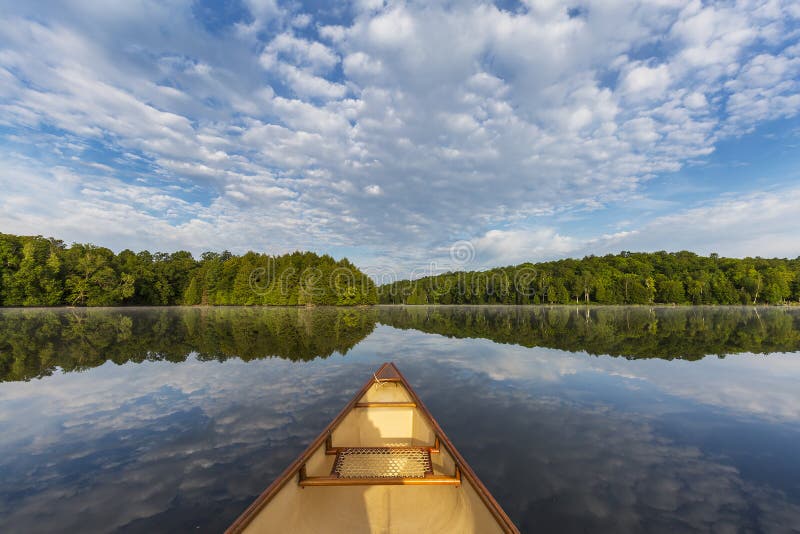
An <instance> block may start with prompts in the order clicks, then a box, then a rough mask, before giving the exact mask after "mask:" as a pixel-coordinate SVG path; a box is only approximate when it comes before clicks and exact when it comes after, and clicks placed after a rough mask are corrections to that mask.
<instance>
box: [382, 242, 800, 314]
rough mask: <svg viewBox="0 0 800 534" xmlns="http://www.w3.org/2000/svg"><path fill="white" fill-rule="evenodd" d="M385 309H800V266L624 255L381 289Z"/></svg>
mask: <svg viewBox="0 0 800 534" xmlns="http://www.w3.org/2000/svg"><path fill="white" fill-rule="evenodd" d="M378 294H379V301H380V303H381V304H569V303H573V304H575V303H586V304H588V303H599V304H653V303H661V304H750V305H752V304H786V303H789V302H797V301H800V258H796V259H793V260H788V259H765V258H744V259H736V258H723V257H719V256H718V255H716V254H711V255H710V256H699V255H697V254H694V253H692V252H685V251H683V252H653V253H642V252H640V253H635V252H621V253H620V254H609V255H607V256H587V257H585V258H583V259H564V260H558V261H550V262H543V263H523V264H521V265H516V266H511V267H501V268H497V269H491V270H488V271H471V272H464V271H460V272H448V273H444V274H440V275H436V276H428V277H424V278H419V279H417V280H402V281H398V282H394V283H392V284H386V285H383V286H381V287H380V288H379V290H378Z"/></svg>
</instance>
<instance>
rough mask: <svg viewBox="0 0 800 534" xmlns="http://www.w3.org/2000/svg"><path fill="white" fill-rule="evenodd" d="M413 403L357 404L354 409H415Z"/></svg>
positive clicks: (415, 405) (415, 404)
mask: <svg viewBox="0 0 800 534" xmlns="http://www.w3.org/2000/svg"><path fill="white" fill-rule="evenodd" d="M416 407H417V403H415V402H357V403H356V408H416Z"/></svg>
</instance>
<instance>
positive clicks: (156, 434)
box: [0, 360, 372, 532]
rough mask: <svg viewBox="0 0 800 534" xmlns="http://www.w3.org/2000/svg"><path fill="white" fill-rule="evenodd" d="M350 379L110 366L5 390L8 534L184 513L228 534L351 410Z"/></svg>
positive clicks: (252, 370) (288, 370)
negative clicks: (340, 413)
mask: <svg viewBox="0 0 800 534" xmlns="http://www.w3.org/2000/svg"><path fill="white" fill-rule="evenodd" d="M371 367H372V365H371V364H370V365H367V366H366V367H365V370H364V372H362V376H365V375H367V373H368V371H366V368H371ZM344 368H345V367H344V361H340V362H339V363H338V364H337V362H336V361H330V362H328V363H327V364H326V365H325V372H320V367H319V366H318V365H315V364H313V363H312V364H293V363H290V362H286V361H282V360H270V361H261V362H253V363H251V364H246V363H243V362H239V361H232V362H226V363H225V364H219V363H211V364H209V363H206V362H198V361H188V362H186V363H182V364H177V365H176V364H169V363H152V362H145V363H142V364H128V365H125V366H121V367H118V366H116V365H114V364H111V363H107V364H105V365H103V366H102V367H100V368H97V369H94V370H92V371H91V372H88V373H70V374H63V375H56V376H53V377H49V378H46V379H44V380H40V381H35V382H31V383H24V382H20V383H12V384H4V385H3V388H2V389H0V406H2V407H5V409H4V410H3V412H2V414H1V415H0V421H1V422H0V424H2V425H3V426H5V427H6V429H9V430H10V429H13V432H3V434H2V436H0V451H1V452H2V457H0V472H2V474H3V477H2V478H3V480H4V483H3V484H2V485H0V512H2V513H0V518H2V519H0V530H3V531H10V529H11V527H13V530H14V531H25V532H37V531H41V532H52V531H81V532H91V531H98V532H103V531H111V530H114V529H119V528H123V527H125V526H126V525H127V526H128V527H131V528H133V527H135V528H134V529H135V530H140V531H141V530H148V525H150V526H151V527H152V526H153V524H151V523H150V522H155V521H160V520H158V518H159V516H160V515H164V514H165V512H167V511H172V512H173V513H172V515H171V517H173V520H174V518H180V520H181V521H184V522H187V521H188V522H187V523H185V524H184V523H181V524H176V525H173V526H174V527H175V528H179V529H182V528H192V529H194V527H195V526H198V525H196V524H195V523H196V522H199V526H204V527H207V528H208V529H210V530H212V531H218V530H220V529H221V528H224V526H225V525H226V524H227V522H229V521H230V520H231V519H232V518H233V517H235V516H236V514H237V513H238V512H239V511H241V509H242V508H243V507H244V506H246V504H247V501H248V500H249V499H250V498H252V496H253V495H255V494H257V493H259V492H260V491H261V490H262V489H263V488H264V487H265V486H266V485H267V484H268V483H269V481H270V479H271V477H274V476H275V475H276V474H277V473H278V472H280V471H281V470H282V469H283V468H284V467H285V465H287V464H288V463H289V462H290V461H291V459H292V457H293V456H294V455H296V454H297V453H298V452H299V451H300V450H302V448H303V446H304V444H306V443H307V442H308V441H310V440H311V439H312V438H313V437H314V435H315V433H316V432H317V431H319V430H320V429H321V428H322V427H323V426H324V425H325V424H326V422H327V421H328V420H329V419H330V418H332V417H333V415H335V412H336V411H337V410H338V409H339V407H340V406H341V405H342V404H344V402H346V400H347V398H348V391H350V392H351V391H352V389H353V388H354V387H356V386H357V384H347V378H346V377H342V376H341V373H342V371H343V370H344ZM360 380H361V378H359V379H358V381H360ZM298 419H299V420H302V421H303V424H297V421H298ZM26 421H31V422H32V424H31V425H28V424H26ZM4 430H5V429H4ZM265 452H266V454H265ZM259 475H263V476H264V477H265V478H261V476H259ZM176 509H177V510H176ZM190 511H194V513H190ZM217 516H219V517H217ZM193 520H194V521H195V523H192V521H193ZM137 521H138V522H137ZM209 521H210V522H209ZM190 523H191V524H190ZM158 524H159V529H164V528H165V526H163V525H162V524H161V523H158Z"/></svg>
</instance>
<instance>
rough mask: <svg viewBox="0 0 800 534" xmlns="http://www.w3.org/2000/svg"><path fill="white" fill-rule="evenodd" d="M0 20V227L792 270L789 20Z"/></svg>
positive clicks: (319, 10)
mask: <svg viewBox="0 0 800 534" xmlns="http://www.w3.org/2000/svg"><path fill="white" fill-rule="evenodd" d="M0 14H1V15H2V18H3V20H4V24H3V25H2V27H1V28H0V164H1V165H2V168H3V172H2V173H0V192H2V195H0V231H2V232H10V233H19V234H43V235H48V236H50V235H52V236H56V237H59V238H61V239H64V240H65V241H67V242H73V241H78V242H87V241H88V242H93V243H96V244H100V245H104V246H108V247H110V248H112V249H115V250H121V249H123V248H133V249H143V248H147V249H149V250H166V251H172V250H178V249H188V250H191V251H193V252H194V253H199V252H201V251H203V250H220V249H223V248H227V249H230V250H232V251H234V252H243V251H245V250H248V249H254V250H259V251H266V252H269V253H283V252H287V251H291V250H295V249H309V250H314V251H318V252H328V253H331V254H333V255H335V256H344V255H346V256H348V257H349V258H350V259H352V260H353V261H355V262H356V263H357V264H359V265H361V266H363V267H364V268H366V269H367V270H369V271H370V272H372V273H374V274H376V275H378V274H381V273H384V272H392V273H397V274H398V275H399V276H406V275H408V274H409V273H412V272H414V273H417V272H420V270H442V269H448V268H476V269H478V268H484V267H489V266H493V265H505V264H511V263H517V262H521V261H526V260H543V259H552V258H559V257H568V256H571V257H580V256H582V255H584V254H590V253H594V254H602V253H606V252H618V251H620V250H681V249H689V250H694V251H696V252H699V253H709V252H718V253H720V254H723V255H730V256H739V257H741V256H747V255H762V256H781V257H796V256H798V255H800V239H798V238H797V235H798V233H800V215H798V210H797V205H798V203H800V176H798V172H800V171H798V169H800V166H799V165H798V164H800V149H798V147H800V119H798V111H800V5H799V4H797V3H796V2H788V1H787V2H781V1H756V0H753V1H741V2H695V1H678V0H660V1H657V2H647V3H637V2H633V1H626V2H610V1H601V2H585V1H576V2H570V3H568V4H565V3H560V2H555V1H538V2H532V1H531V2H509V1H504V2H498V3H494V4H493V3H487V2H477V1H468V0H464V1H448V2H435V1H429V2H383V1H379V0H364V1H357V2H350V3H330V2H322V1H315V2H286V3H284V2H276V1H274V0H241V1H238V2H215V1H195V2H192V1H189V0H180V1H149V0H138V1H134V0H124V1H111V0H109V1H106V2H99V3H98V2H89V1H85V0H80V1H79V0H72V1H69V0H67V1H60V2H52V3H49V2H6V1H2V0H0ZM454 247H455V249H454ZM454 250H455V251H456V252H458V251H459V250H460V253H454Z"/></svg>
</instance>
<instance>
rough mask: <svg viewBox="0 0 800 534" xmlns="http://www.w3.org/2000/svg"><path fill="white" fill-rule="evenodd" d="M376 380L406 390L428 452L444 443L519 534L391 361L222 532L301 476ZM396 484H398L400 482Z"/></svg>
mask: <svg viewBox="0 0 800 534" xmlns="http://www.w3.org/2000/svg"><path fill="white" fill-rule="evenodd" d="M384 374H385V375H386V377H385V378H384V377H383V375H384ZM376 381H377V382H378V383H383V382H400V383H402V384H403V386H404V387H405V388H406V391H407V392H408V394H409V395H410V396H411V399H412V402H413V403H414V404H415V405H416V408H417V409H418V410H419V411H420V412H421V413H422V414H423V415H424V416H425V418H426V419H427V420H428V422H429V423H430V425H431V427H432V428H433V431H434V435H435V437H436V443H435V445H434V446H435V447H436V450H435V451H434V450H433V448H431V452H438V449H439V447H440V446H441V445H444V447H445V448H446V449H447V451H448V452H449V453H450V455H451V456H452V458H453V461H454V463H455V468H456V472H457V474H458V477H459V481H460V480H461V479H462V478H463V479H466V480H467V481H469V483H471V484H472V486H473V488H474V489H475V492H476V493H477V494H478V497H479V498H480V499H481V500H482V501H483V503H484V504H485V505H486V507H487V508H488V509H489V511H490V513H491V514H492V516H493V517H494V518H495V520H496V521H497V523H498V525H499V526H500V527H501V528H502V529H503V531H504V532H506V533H509V534H519V529H517V527H516V525H514V523H513V522H512V521H511V519H510V518H509V517H508V515H507V514H506V513H505V511H504V510H503V509H502V508H501V507H500V504H499V503H498V502H497V501H496V500H495V498H494V497H493V496H492V494H491V493H489V490H488V489H487V488H486V486H484V485H483V482H481V481H480V479H479V478H478V476H477V475H476V474H475V472H474V471H473V470H472V468H471V467H470V466H469V464H468V463H467V462H466V460H464V458H463V457H462V456H461V453H459V452H458V449H456V448H455V446H454V445H453V443H452V442H451V441H450V439H449V438H448V437H447V434H445V433H444V431H443V430H442V428H441V427H440V426H439V423H438V422H437V421H436V419H434V417H433V415H432V414H431V412H430V411H428V408H427V407H426V406H425V404H424V403H423V402H422V401H421V399H420V398H419V396H417V393H416V391H414V390H413V388H411V385H410V384H409V382H408V381H407V380H406V378H405V376H403V374H402V373H401V372H400V370H399V369H397V366H395V364H394V363H393V362H386V363H384V364H383V365H382V366H381V367H380V368H379V369H378V371H376V372H375V373H374V374H373V377H371V378H370V379H369V380H367V382H366V383H365V384H364V385H363V386H362V387H361V389H360V390H359V391H358V393H356V394H355V395H354V396H353V398H352V400H351V401H350V402H348V403H347V404H346V405H345V406H344V408H342V410H341V411H340V412H339V414H338V415H337V416H336V417H335V418H334V419H333V420H332V421H331V422H330V423H329V424H328V425H327V426H326V427H325V429H324V430H323V431H322V432H321V433H320V434H319V436H317V438H316V439H315V440H314V441H313V442H311V444H310V445H309V446H308V447H307V448H306V449H305V451H303V453H302V454H300V456H298V457H297V458H296V459H295V460H294V461H293V462H292V463H291V464H289V466H288V467H287V468H286V469H284V471H283V472H282V473H281V475H280V476H279V477H278V478H277V479H275V481H274V482H272V484H270V485H269V486H268V487H267V489H265V490H264V491H263V492H262V493H261V495H259V496H258V497H257V498H256V499H255V500H254V501H253V502H252V503H251V504H250V506H248V507H247V508H246V509H245V511H244V512H242V514H241V515H240V516H239V517H238V518H237V519H236V520H235V521H234V522H233V523H232V524H231V525H230V526H229V527H228V529H227V530H226V531H225V533H226V534H238V533H240V532H243V531H244V530H245V528H246V527H247V526H248V525H249V524H250V522H251V521H252V520H253V519H254V518H255V517H256V516H257V515H258V513H259V512H260V511H261V510H262V509H263V508H264V506H266V505H267V504H268V503H269V502H270V501H271V500H272V498H273V497H274V496H275V495H276V494H277V493H278V492H279V491H280V490H281V489H282V488H283V487H284V486H285V485H286V484H287V483H288V482H289V481H290V480H292V479H293V478H295V477H299V479H298V480H300V479H302V478H305V477H303V474H304V473H302V471H304V470H305V465H306V463H307V462H308V460H309V459H310V458H311V456H312V455H313V454H314V452H315V451H316V450H317V449H319V448H320V447H321V446H325V447H326V452H327V450H328V448H329V446H330V438H331V435H332V433H333V430H334V429H335V428H336V427H337V426H338V425H339V423H341V422H342V421H343V420H344V418H345V417H346V416H347V414H348V413H350V412H351V411H352V410H353V409H356V408H358V407H359V406H358V405H359V404H365V403H359V402H358V401H359V399H361V398H362V397H363V396H364V395H365V394H366V392H367V391H368V390H369V388H370V387H372V385H373V384H374V383H375V382H376ZM364 407H365V406H364ZM400 483H401V484H402V482H400ZM309 485H312V484H309Z"/></svg>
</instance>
